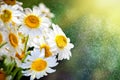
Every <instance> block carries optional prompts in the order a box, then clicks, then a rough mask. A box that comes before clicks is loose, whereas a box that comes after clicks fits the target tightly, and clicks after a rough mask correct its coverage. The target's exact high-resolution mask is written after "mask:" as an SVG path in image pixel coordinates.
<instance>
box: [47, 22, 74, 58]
mask: <svg viewBox="0 0 120 80" xmlns="http://www.w3.org/2000/svg"><path fill="white" fill-rule="evenodd" d="M52 28H53V31H52V32H51V33H50V34H48V36H49V39H48V43H49V44H51V45H53V44H54V45H55V46H54V47H56V48H57V53H58V60H62V59H67V60H69V58H70V56H71V51H70V50H71V48H73V47H74V45H73V44H72V43H70V39H69V38H67V37H66V35H65V34H64V32H63V31H62V29H61V28H60V27H59V26H58V25H55V24H53V25H52Z"/></svg>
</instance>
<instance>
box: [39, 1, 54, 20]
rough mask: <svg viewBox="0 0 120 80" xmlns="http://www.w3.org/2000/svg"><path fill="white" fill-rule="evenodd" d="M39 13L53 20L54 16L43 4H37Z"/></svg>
mask: <svg viewBox="0 0 120 80" xmlns="http://www.w3.org/2000/svg"><path fill="white" fill-rule="evenodd" d="M39 8H40V12H41V14H42V15H45V16H46V17H48V18H53V17H54V14H53V13H51V12H50V9H49V8H47V7H46V6H45V5H44V4H43V3H40V4H39Z"/></svg>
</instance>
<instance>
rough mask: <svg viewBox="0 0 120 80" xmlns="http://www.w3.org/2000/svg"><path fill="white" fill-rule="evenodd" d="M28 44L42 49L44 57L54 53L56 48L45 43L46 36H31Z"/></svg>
mask: <svg viewBox="0 0 120 80" xmlns="http://www.w3.org/2000/svg"><path fill="white" fill-rule="evenodd" d="M29 45H30V46H31V47H32V46H33V47H34V48H37V49H40V50H42V49H44V50H45V57H46V58H47V57H51V56H53V55H56V48H54V45H49V44H48V43H47V41H46V36H39V37H35V38H33V39H32V41H30V42H29Z"/></svg>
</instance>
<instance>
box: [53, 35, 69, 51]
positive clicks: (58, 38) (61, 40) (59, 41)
mask: <svg viewBox="0 0 120 80" xmlns="http://www.w3.org/2000/svg"><path fill="white" fill-rule="evenodd" d="M55 41H56V44H57V46H58V47H59V48H60V49H63V48H64V47H65V46H66V45H67V39H66V37H65V36H63V35H57V36H56V38H55Z"/></svg>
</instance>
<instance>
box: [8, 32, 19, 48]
mask: <svg viewBox="0 0 120 80" xmlns="http://www.w3.org/2000/svg"><path fill="white" fill-rule="evenodd" d="M9 41H10V44H11V45H12V46H13V47H15V48H16V47H17V46H18V37H17V36H16V35H15V34H14V33H10V34H9Z"/></svg>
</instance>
